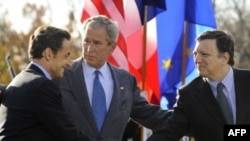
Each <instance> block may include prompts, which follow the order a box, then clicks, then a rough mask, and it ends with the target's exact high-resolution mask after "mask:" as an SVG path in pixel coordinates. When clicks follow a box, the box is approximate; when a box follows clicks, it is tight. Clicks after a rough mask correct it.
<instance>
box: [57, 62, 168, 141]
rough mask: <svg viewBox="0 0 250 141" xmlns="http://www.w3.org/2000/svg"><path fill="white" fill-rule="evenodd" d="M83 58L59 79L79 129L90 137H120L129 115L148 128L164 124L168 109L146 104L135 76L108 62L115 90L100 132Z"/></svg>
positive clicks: (118, 140)
mask: <svg viewBox="0 0 250 141" xmlns="http://www.w3.org/2000/svg"><path fill="white" fill-rule="evenodd" d="M82 61H83V60H82V58H78V59H77V60H75V61H74V62H73V65H72V67H70V68H69V69H66V70H65V74H64V77H63V79H62V81H60V82H61V90H62V95H63V102H64V106H65V109H66V111H67V112H68V113H69V115H70V116H71V120H72V121H73V122H74V124H75V125H76V126H77V128H78V130H83V131H84V132H85V133H86V135H87V136H88V138H89V139H90V140H91V141H97V140H99V139H102V141H121V140H122V135H123V132H124V129H125V127H126V125H127V122H128V120H129V118H130V117H131V118H132V119H134V120H136V121H137V122H139V123H141V124H142V125H144V126H146V127H148V128H155V129H158V128H160V127H161V126H162V125H163V123H164V122H165V118H166V116H167V112H166V111H163V110H160V107H159V106H153V105H148V102H147V101H146V100H145V99H144V98H143V97H141V96H140V89H139V88H138V87H137V82H136V79H135V77H134V76H132V75H131V74H129V72H127V71H125V70H123V69H119V68H116V67H114V66H112V65H110V64H108V65H109V67H110V70H111V74H112V77H113V81H114V94H113V98H112V101H111V104H110V108H109V110H108V113H107V116H106V120H105V121H104V125H103V129H102V131H101V133H100V134H99V133H98V130H97V127H96V123H95V119H94V115H93V112H92V108H91V105H90V102H89V98H88V94H87V89H86V84H85V80H84V76H83V68H82Z"/></svg>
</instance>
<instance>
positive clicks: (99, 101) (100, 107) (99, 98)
mask: <svg viewBox="0 0 250 141" xmlns="http://www.w3.org/2000/svg"><path fill="white" fill-rule="evenodd" d="M99 74H100V72H99V71H98V70H96V71H95V79H94V85H93V95H92V110H93V113H94V116H95V121H96V125H97V128H98V131H99V132H100V131H101V128H102V124H103V121H104V119H105V116H106V113H107V109H106V98H105V92H104V89H103V87H102V84H101V82H100V81H99V77H98V76H99Z"/></svg>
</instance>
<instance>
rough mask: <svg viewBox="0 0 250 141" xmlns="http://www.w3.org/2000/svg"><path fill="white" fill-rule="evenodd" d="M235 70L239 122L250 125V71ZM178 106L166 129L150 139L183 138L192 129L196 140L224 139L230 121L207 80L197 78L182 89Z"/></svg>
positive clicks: (212, 140) (218, 140) (237, 119)
mask: <svg viewBox="0 0 250 141" xmlns="http://www.w3.org/2000/svg"><path fill="white" fill-rule="evenodd" d="M233 71H234V83H235V93H236V124H250V85H249V84H250V71H248V70H238V69H233ZM178 94H179V98H178V100H177V106H176V107H175V108H174V112H173V115H172V118H170V120H168V122H167V124H166V126H165V127H164V129H163V130H161V131H159V132H156V133H154V135H152V136H151V137H150V138H149V139H148V141H179V139H180V138H181V137H182V136H183V135H185V134H187V131H188V130H189V131H190V130H191V132H192V135H193V136H194V138H195V141H223V140H224V139H223V135H224V134H223V126H224V124H225V123H226V120H225V119H224V117H223V114H222V112H221V111H220V108H219V105H218V103H217V101H216V98H215V97H214V95H213V93H212V90H211V88H210V86H209V84H208V82H207V81H205V80H204V79H203V78H202V77H198V78H196V79H194V80H193V81H192V82H191V83H189V84H187V85H186V86H184V87H182V88H181V89H180V90H179V91H178Z"/></svg>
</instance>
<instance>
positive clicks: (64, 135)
mask: <svg viewBox="0 0 250 141" xmlns="http://www.w3.org/2000/svg"><path fill="white" fill-rule="evenodd" d="M70 49H71V44H70V34H69V33H68V32H67V31H65V30H62V29H59V28H56V27H51V26H40V27H38V28H37V29H36V30H35V32H34V34H33V35H31V36H30V40H29V48H28V53H29V58H30V60H31V62H30V64H29V65H28V66H27V68H26V69H24V70H23V71H22V72H20V73H19V74H18V75H17V76H15V78H14V79H13V80H12V81H11V82H10V84H9V85H8V86H7V88H6V90H5V91H4V94H3V99H2V103H1V106H0V115H1V116H0V140H1V141H87V139H86V138H85V136H84V135H83V133H81V132H80V131H77V130H76V129H75V126H73V124H71V122H70V120H69V118H68V115H67V114H66V112H65V110H64V108H63V104H62V100H61V93H60V90H59V88H58V86H57V85H56V84H54V83H53V82H52V81H51V79H53V78H59V77H62V76H63V73H64V68H65V67H68V66H70V65H71V60H70Z"/></svg>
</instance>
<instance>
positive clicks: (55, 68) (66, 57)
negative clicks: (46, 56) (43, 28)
mask: <svg viewBox="0 0 250 141" xmlns="http://www.w3.org/2000/svg"><path fill="white" fill-rule="evenodd" d="M70 49H71V45H70V41H69V40H67V39H64V40H63V43H62V48H61V49H60V50H59V51H58V52H57V54H53V55H54V56H53V57H51V60H50V70H49V73H50V75H51V77H52V78H58V77H63V72H64V68H65V67H68V66H70V65H71V58H70Z"/></svg>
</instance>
